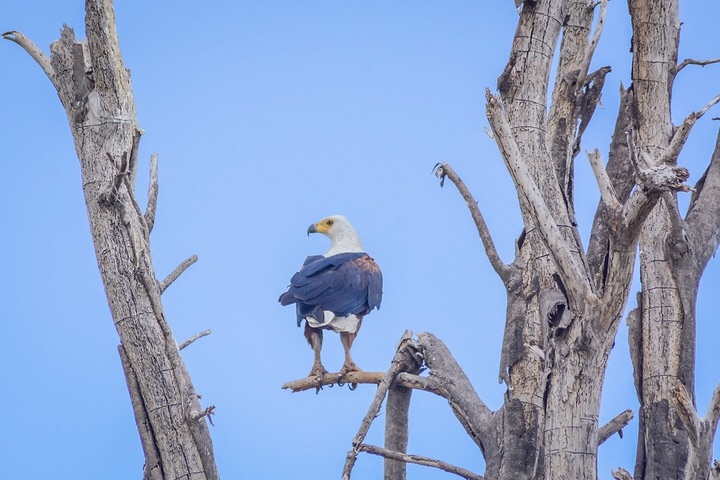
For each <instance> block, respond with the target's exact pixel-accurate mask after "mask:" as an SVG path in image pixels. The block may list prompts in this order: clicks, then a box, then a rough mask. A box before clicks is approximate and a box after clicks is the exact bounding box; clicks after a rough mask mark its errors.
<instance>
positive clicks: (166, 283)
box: [160, 255, 198, 293]
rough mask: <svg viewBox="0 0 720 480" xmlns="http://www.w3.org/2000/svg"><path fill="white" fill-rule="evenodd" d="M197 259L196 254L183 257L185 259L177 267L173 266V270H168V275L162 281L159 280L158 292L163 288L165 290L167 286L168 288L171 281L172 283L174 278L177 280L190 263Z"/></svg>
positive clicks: (161, 291)
mask: <svg viewBox="0 0 720 480" xmlns="http://www.w3.org/2000/svg"><path fill="white" fill-rule="evenodd" d="M197 260H198V257H197V255H193V256H191V257H190V258H187V259H185V261H184V262H182V263H181V264H180V265H178V266H177V268H175V270H173V271H172V272H170V275H168V276H167V277H165V280H163V281H162V282H160V293H163V292H164V291H165V290H167V288H168V287H169V286H170V285H172V283H173V282H174V281H175V280H177V279H178V277H179V276H180V275H182V274H183V272H184V271H185V270H187V269H188V268H189V267H190V265H192V264H193V263H195V262H197Z"/></svg>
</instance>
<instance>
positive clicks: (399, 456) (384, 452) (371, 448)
mask: <svg viewBox="0 0 720 480" xmlns="http://www.w3.org/2000/svg"><path fill="white" fill-rule="evenodd" d="M360 451H361V452H365V453H369V454H372V455H379V456H381V457H385V458H389V459H391V460H399V461H401V462H406V463H415V464H417V465H423V466H425V467H433V468H439V469H440V470H443V471H445V472H448V473H453V474H455V475H458V476H460V477H463V478H465V479H467V480H484V477H483V476H482V475H478V474H476V473H473V472H471V471H470V470H467V469H465V468H462V467H456V466H455V465H451V464H449V463H446V462H443V461H442V460H436V459H434V458H429V457H423V456H421V455H408V454H406V453H400V452H394V451H392V450H388V449H387V448H382V447H377V446H375V445H368V444H366V443H363V444H362V445H360Z"/></svg>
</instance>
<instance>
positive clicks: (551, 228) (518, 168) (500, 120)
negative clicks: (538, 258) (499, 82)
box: [485, 89, 594, 301]
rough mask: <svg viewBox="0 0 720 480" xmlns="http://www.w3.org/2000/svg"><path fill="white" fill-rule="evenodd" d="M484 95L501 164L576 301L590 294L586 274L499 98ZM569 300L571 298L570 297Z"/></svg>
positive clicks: (588, 296) (487, 93) (490, 94)
mask: <svg viewBox="0 0 720 480" xmlns="http://www.w3.org/2000/svg"><path fill="white" fill-rule="evenodd" d="M485 97H486V99H487V106H486V114H487V117H488V120H489V121H490V127H491V128H492V130H493V134H494V135H495V141H496V143H497V145H498V147H499V149H500V152H501V154H502V157H503V160H504V161H505V165H506V166H507V168H508V170H509V171H510V175H511V176H512V178H513V181H514V182H515V187H516V188H517V191H518V193H519V194H520V195H522V196H523V197H525V198H526V199H527V202H528V204H529V206H530V208H531V209H532V212H533V214H534V218H535V223H536V224H537V226H538V228H539V229H540V231H541V232H542V237H543V239H544V241H545V244H546V245H547V248H548V250H550V253H551V254H552V257H553V259H554V260H555V262H556V264H557V265H558V268H559V270H560V272H561V274H562V276H563V277H564V278H563V283H564V284H565V287H566V288H567V289H568V290H570V291H571V292H572V294H573V295H574V297H575V299H576V300H577V299H579V298H590V297H592V296H594V293H593V292H592V290H591V288H590V282H589V279H588V278H587V275H585V272H584V270H583V269H582V268H581V267H580V266H579V265H577V263H576V262H575V260H574V258H575V257H574V255H573V254H572V252H570V248H569V246H568V244H567V242H566V241H565V240H564V239H563V237H562V235H561V233H560V228H559V227H558V225H557V222H555V219H554V218H553V216H552V214H551V213H550V210H549V209H548V207H547V205H546V204H545V201H544V200H543V198H542V195H541V194H540V192H539V191H538V188H537V185H536V184H535V181H534V180H533V178H532V176H531V175H530V172H529V171H528V168H527V165H526V164H525V160H524V159H523V158H522V156H521V155H520V150H519V149H518V146H517V144H516V143H515V140H514V137H513V134H512V131H511V130H510V124H509V122H508V120H507V117H506V116H505V113H504V112H503V109H502V104H501V102H500V99H499V98H498V97H497V96H495V95H493V94H492V93H491V92H490V90H489V89H486V90H485ZM571 301H573V300H572V299H571Z"/></svg>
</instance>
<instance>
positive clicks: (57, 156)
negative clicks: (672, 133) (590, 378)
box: [0, 0, 720, 480]
mask: <svg viewBox="0 0 720 480" xmlns="http://www.w3.org/2000/svg"><path fill="white" fill-rule="evenodd" d="M117 3H118V4H117V5H116V14H117V28H118V32H119V36H120V46H121V50H122V53H123V57H124V60H125V65H126V66H127V68H129V69H130V70H131V71H132V81H133V87H134V91H135V99H136V104H137V112H138V117H139V123H140V126H141V128H143V129H144V130H145V135H144V136H143V139H142V142H141V147H140V168H139V174H138V197H139V198H140V203H141V204H144V202H145V197H146V195H145V191H146V188H147V165H148V159H149V157H150V154H151V153H153V152H158V153H159V154H160V199H159V207H158V214H157V221H156V225H155V230H154V232H153V234H152V247H153V258H154V262H155V269H156V272H157V275H158V276H159V277H160V278H163V277H164V276H165V275H167V273H169V272H170V271H171V270H173V269H174V268H175V266H176V265H177V264H178V263H180V262H181V261H182V260H184V259H185V258H187V257H188V256H190V255H192V254H197V255H198V256H199V262H198V263H197V264H196V265H194V266H193V267H191V269H190V270H188V271H187V272H186V273H185V274H184V275H183V276H182V277H181V278H180V279H179V280H178V281H177V282H176V283H175V284H173V285H172V286H171V287H170V289H169V290H168V291H167V292H166V293H165V294H164V297H163V300H164V306H165V310H166V313H167V317H168V319H169V321H170V323H171V326H172V328H173V330H174V333H175V336H176V338H177V340H178V341H182V340H184V339H186V338H188V337H190V336H192V335H193V334H195V333H197V332H199V331H201V330H205V329H207V328H211V329H212V330H213V334H212V335H211V336H209V337H206V338H204V339H202V340H200V341H198V342H196V343H195V344H193V345H192V346H190V347H188V348H187V349H186V350H184V351H183V357H184V358H185V361H186V362H187V365H188V368H189V371H190V373H191V376H192V378H193V381H194V383H195V386H196V388H197V390H198V392H200V393H201V394H202V395H203V400H202V402H203V404H204V405H209V404H214V405H216V407H217V414H216V415H215V418H214V421H215V426H214V427H211V428H210V430H211V434H212V437H213V440H214V444H215V453H216V456H217V463H218V466H219V469H220V473H221V475H222V477H223V478H225V479H238V478H321V479H325V478H339V476H340V472H341V469H342V465H343V462H344V459H345V453H346V452H347V450H348V449H349V448H350V446H351V444H350V442H351V440H352V437H353V436H354V434H355V432H356V431H357V428H358V426H359V422H360V420H361V419H362V417H363V416H364V414H365V412H366V411H367V407H368V406H369V403H370V401H371V399H372V396H373V394H374V390H375V389H374V388H373V387H371V386H361V387H360V388H358V389H357V390H356V391H354V392H351V391H349V390H348V389H347V388H343V389H340V388H334V389H325V390H324V391H322V392H321V394H320V395H315V394H314V393H313V392H305V393H298V394H291V393H289V392H287V391H283V390H281V389H280V386H281V385H282V384H283V383H284V382H286V381H289V380H293V379H297V378H301V377H303V376H305V375H306V374H307V372H308V371H309V369H310V366H311V364H312V353H311V350H310V348H309V347H308V346H307V344H306V342H305V339H304V338H303V335H302V329H298V328H296V327H295V313H294V309H293V308H283V307H281V306H280V305H279V304H278V303H277V298H278V296H279V294H280V293H282V292H283V291H284V289H285V287H286V286H287V284H288V281H289V278H290V276H291V275H292V273H294V272H295V271H296V269H297V268H298V267H299V266H300V264H301V263H302V261H303V259H304V258H305V257H306V256H307V255H310V254H317V253H322V252H323V251H325V249H326V248H327V245H328V242H327V240H326V239H325V238H323V237H322V236H319V235H318V236H312V237H310V238H308V237H307V236H306V235H305V232H306V229H307V227H308V225H310V224H311V223H313V222H315V221H317V220H319V219H320V218H322V217H324V216H326V215H330V214H336V213H341V214H344V215H345V216H347V217H348V218H349V219H350V220H351V221H352V222H353V223H354V225H355V226H356V227H357V229H358V230H359V232H360V235H361V237H362V239H363V241H364V244H365V247H366V248H367V250H368V251H369V252H370V253H371V255H372V256H373V257H374V258H375V259H376V260H377V261H378V263H379V264H380V266H381V267H382V269H383V272H384V277H385V288H384V293H385V296H384V299H383V304H382V309H381V310H380V311H378V312H373V314H372V315H370V316H369V317H368V318H367V319H366V321H365V322H364V323H363V328H362V331H361V332H360V335H359V337H358V340H357V341H356V343H355V346H354V348H353V353H354V357H355V360H356V362H357V363H358V365H359V366H360V367H361V368H363V369H365V370H374V371H384V370H386V369H387V367H388V365H389V362H390V360H391V358H392V356H393V354H394V351H395V347H396V344H397V342H398V340H399V339H400V337H401V335H402V333H403V332H404V330H405V329H410V330H412V331H414V332H416V333H419V332H422V331H430V332H432V333H434V334H435V335H437V336H438V337H439V338H441V339H442V340H444V341H445V343H446V344H447V345H448V347H449V348H450V350H451V351H452V353H453V354H454V356H455V357H456V359H457V360H458V361H459V363H460V364H461V365H462V366H463V367H464V368H465V371H466V373H467V374H468V376H469V378H470V380H471V381H472V382H473V384H474V385H475V388H476V390H477V391H478V392H479V394H480V395H481V397H482V398H483V399H484V401H485V402H486V403H488V405H489V406H490V407H491V408H493V409H495V408H498V407H499V406H500V405H501V404H502V395H503V393H504V390H505V389H504V385H498V382H497V371H498V359H499V353H500V344H501V337H502V327H503V324H504V314H505V294H504V290H503V287H502V284H501V282H500V281H499V279H498V278H497V277H496V275H495V273H494V272H493V270H492V269H491V267H490V265H489V263H488V262H487V260H486V258H485V254H484V252H483V249H482V246H481V243H480V241H479V239H478V238H477V233H476V230H475V227H474V225H473V223H472V220H471V218H470V215H469V214H468V212H467V209H466V206H465V204H464V202H463V201H462V199H461V198H460V196H459V195H458V193H457V192H456V190H455V188H454V186H453V185H452V184H450V183H449V182H448V184H447V185H446V186H445V188H443V189H441V188H440V187H439V184H438V180H437V179H436V178H435V177H434V176H433V175H432V174H431V171H432V169H433V166H434V165H435V164H436V163H437V162H440V161H446V162H450V163H451V164H452V165H453V166H454V168H455V169H456V170H457V171H458V173H459V174H460V175H461V176H462V177H463V179H464V180H465V181H466V182H467V184H468V185H469V187H470V188H471V189H472V191H473V193H474V194H475V196H476V198H477V200H478V202H479V205H480V208H481V210H482V211H483V213H484V214H485V216H486V219H487V222H488V224H489V227H490V230H491V232H492V234H493V235H494V238H495V240H496V243H497V246H498V248H499V251H500V254H501V256H502V257H503V259H504V260H505V261H511V260H512V256H513V245H514V243H513V242H514V240H515V238H516V237H517V235H518V234H519V233H520V231H521V228H522V225H521V220H520V216H519V212H518V206H517V200H516V196H515V191H514V189H513V188H512V184H511V181H510V177H509V175H508V173H507V172H506V170H505V168H504V166H503V164H502V160H501V158H500V156H499V154H498V152H497V149H496V147H495V144H494V143H493V141H492V140H491V139H490V138H488V137H487V136H486V135H485V133H484V132H483V128H484V127H486V126H487V120H486V119H485V116H484V88H485V87H490V88H491V89H494V88H495V85H496V80H497V77H498V75H499V74H500V72H501V71H502V69H503V67H504V65H505V62H506V61H507V55H508V51H509V48H510V43H511V40H512V36H513V33H514V30H515V24H516V21H517V13H516V11H515V9H514V7H513V4H512V2H511V1H509V0H506V1H494V2H481V1H460V0H457V1H454V2H439V1H435V2H431V1H420V2H418V1H409V0H402V1H400V0H398V1H393V2H380V1H364V2H358V1H351V2H331V1H304V2H297V1H275V0H268V1H262V2H260V1H255V2H249V1H215V2H207V3H204V4H199V3H197V2H187V3H183V2H180V3H178V2H169V1H157V2H140V1H121V2H117ZM708 6H709V2H693V1H687V2H684V3H683V4H682V6H681V20H682V21H683V22H684V27H683V32H682V40H683V43H682V46H681V53H680V57H681V59H682V58H685V57H688V56H691V57H694V58H714V57H718V56H720V50H718V45H719V44H720V34H718V28H717V16H716V15H708V8H707V7H708ZM83 8H84V6H83V2H82V1H80V0H72V1H71V0H55V1H53V2H45V1H39V0H26V1H24V2H10V1H9V0H0V30H2V31H7V30H19V31H21V32H23V33H25V34H26V35H28V36H29V37H30V38H32V39H33V40H34V41H35V42H36V43H37V44H38V45H39V46H40V47H42V48H43V49H44V50H45V51H46V52H49V45H50V43H51V42H52V41H54V40H56V39H57V38H58V36H59V31H60V28H61V27H62V24H63V23H67V24H68V25H70V26H72V27H74V28H75V31H76V34H77V36H78V37H80V38H84V37H85V35H84V20H83V19H84V11H83ZM630 36H631V30H630V24H629V17H628V14H627V5H626V3H625V2H623V1H613V2H610V6H609V11H608V19H607V25H606V28H605V33H604V35H603V38H602V41H601V44H600V47H599V48H598V51H597V54H596V57H595V60H594V63H593V67H592V68H593V69H594V68H597V67H599V66H602V65H611V66H612V68H613V71H612V73H611V74H610V75H609V76H608V78H607V82H606V85H605V92H604V96H603V107H604V108H602V109H599V110H598V111H597V113H596V114H595V119H594V120H593V122H592V124H591V125H590V127H589V129H588V131H587V133H586V135H585V138H584V145H583V148H584V149H588V150H589V149H592V148H595V147H598V148H599V149H600V150H601V151H602V152H603V153H606V152H607V147H608V144H609V140H610V134H611V132H612V125H613V122H614V119H615V116H616V114H617V105H618V95H617V91H618V88H619V86H620V84H621V83H624V84H625V85H629V83H630V74H629V68H630V61H631V56H630V53H629V47H630ZM0 68H1V69H2V70H1V71H2V75H0V105H1V106H2V116H1V117H0V144H1V145H2V149H0V205H3V208H2V209H0V232H2V234H1V235H0V272H1V274H0V324H1V325H2V336H3V340H2V347H0V385H2V389H3V394H2V396H1V397H0V398H1V399H0V408H1V409H2V411H3V412H4V413H3V422H2V423H3V426H2V435H0V461H1V463H2V464H3V473H2V477H3V478H7V479H33V480H34V479H58V478H61V479H65V478H73V479H108V480H111V479H128V478H140V476H141V470H142V465H143V457H142V451H141V448H140V442H139V439H138V434H137V430H136V427H135V423H134V421H133V417H132V411H131V407H130V402H129V399H128V393H127V390H126V387H125V381H124V378H123V374H122V369H121V366H120V361H119V358H118V354H117V350H116V346H117V344H118V337H117V334H116V332H115V330H114V327H113V323H112V321H111V318H110V314H109V311H108V307H107V303H106V299H105V295H104V292H103V288H102V285H101V282H100V277H99V275H98V270H97V263H96V260H95V256H94V252H93V248H92V244H91V238H90V234H89V229H88V224H87V216H86V209H85V204H84V200H83V197H82V190H81V184H80V171H79V162H78V160H77V157H76V155H75V149H74V147H73V143H72V138H71V135H70V132H69V128H68V124H67V120H66V117H65V113H64V111H63V109H62V107H61V105H60V102H59V101H58V99H57V96H56V94H55V91H54V89H53V87H52V86H51V84H50V82H49V81H48V80H47V78H46V77H45V75H44V74H43V72H42V71H41V70H40V68H39V67H38V66H37V65H36V64H35V63H34V62H33V61H32V60H31V59H30V58H29V56H28V55H27V54H25V52H23V51H22V50H21V49H20V48H19V47H18V46H16V45H14V44H12V43H10V42H2V43H0ZM718 91H720V66H709V67H705V68H700V67H689V68H687V69H686V70H685V71H683V72H682V73H681V74H680V76H679V78H678V80H677V82H676V89H675V91H674V97H673V101H674V105H673V114H674V118H675V122H676V123H679V122H680V121H681V119H682V118H683V117H684V116H685V115H687V114H688V113H689V112H690V111H692V110H694V109H695V110H696V109H698V108H700V107H701V106H702V105H704V104H705V103H706V102H707V101H708V100H709V99H710V98H712V97H713V96H714V95H716V94H717V93H718ZM717 108H718V107H716V108H715V109H714V110H712V111H711V112H710V113H709V114H708V115H707V116H706V117H705V118H703V119H702V120H701V121H700V122H699V123H698V125H697V126H696V127H695V131H694V132H693V134H692V135H691V137H690V140H689V141H688V144H687V146H686V148H685V152H684V154H683V155H682V156H681V158H680V163H681V164H682V165H684V166H687V167H688V168H689V169H690V171H691V179H690V181H691V182H692V183H694V182H696V181H697V179H698V178H699V177H700V175H701V174H702V172H703V170H704V169H705V166H706V164H707V162H708V160H709V158H710V154H711V152H712V149H713V146H714V142H715V136H716V134H717V128H718V123H717V122H712V121H711V120H710V117H713V116H720V111H719V110H718V109H717ZM604 157H605V158H606V155H604ZM577 174H578V180H577V199H576V206H577V209H578V219H579V222H580V227H581V230H582V233H583V235H584V236H585V242H586V243H587V240H588V238H587V236H588V235H589V229H590V225H591V221H592V215H593V214H594V211H595V208H596V205H597V201H598V198H599V195H598V193H597V188H596V186H595V182H594V179H593V178H592V175H591V173H590V170H589V168H588V166H587V162H586V159H585V157H584V155H580V156H579V157H578V161H577ZM684 196H685V197H687V195H684ZM683 201H684V202H685V203H684V204H686V203H687V198H685V199H684V200H683ZM719 282H720V268H719V267H718V264H717V260H713V261H712V262H711V263H710V266H709V267H708V269H707V271H706V274H705V278H704V280H703V283H702V286H701V289H700V296H701V298H700V308H699V312H698V350H697V356H698V359H697V360H698V361H697V398H698V407H699V409H700V412H704V411H705V409H706V407H707V403H708V400H709V398H710V395H711V392H712V390H713V389H714V388H715V386H716V385H717V383H718V381H720V373H719V370H718V368H717V365H718V364H720V354H718V350H717V339H718V338H720V327H718V311H719V310H720V303H718V302H719V301H718V298H717V297H718V296H717V291H718V284H719ZM637 288H638V285H637V283H636V284H635V286H634V287H633V291H632V292H631V297H630V298H631V300H630V304H629V305H630V307H633V306H634V305H635V300H634V298H635V296H634V293H635V291H637ZM626 337H627V335H626V326H625V323H624V322H623V324H622V326H621V328H620V332H619V334H618V338H617V342H616V345H615V349H614V350H613V352H612V356H611V360H610V365H609V371H608V376H607V380H606V382H605V393H604V396H603V404H602V412H601V419H600V420H601V423H604V422H605V421H607V420H609V419H610V418H612V417H613V416H614V415H616V414H617V413H619V412H621V411H622V410H624V409H626V408H632V409H636V408H637V406H638V402H637V397H636V394H635V389H634V387H633V384H632V372H631V367H630V361H629V356H628V347H627V340H626ZM323 353H324V360H325V365H326V367H328V369H331V370H337V369H338V368H339V367H340V366H341V365H342V348H341V346H340V341H339V338H338V337H337V335H334V334H328V335H327V336H326V341H325V346H324V352H323ZM383 421H384V419H383V418H382V417H381V418H379V419H378V420H377V421H376V422H375V424H374V425H373V428H372V429H371V432H370V435H369V437H368V441H369V442H370V443H374V444H378V445H381V444H382V436H383ZM410 422H411V424H410V445H409V452H411V453H417V454H421V455H426V456H430V457H435V458H439V459H442V460H445V461H447V462H450V463H454V464H457V465H459V466H462V467H465V468H468V469H470V470H473V471H476V472H482V471H483V470H484V465H483V461H482V457H481V455H480V452H479V450H478V449H477V447H476V446H475V444H474V443H473V442H472V441H471V440H470V439H469V438H468V437H467V436H466V434H465V432H464V430H463V429H462V427H461V426H460V425H459V424H458V422H457V421H456V419H455V418H454V416H453V415H452V413H451V412H450V409H449V407H448V406H447V403H446V402H445V401H444V400H443V399H441V398H438V397H435V396H432V395H431V394H426V393H422V392H416V393H414V394H413V400H412V405H411V418H410ZM624 433H625V436H624V438H623V439H620V438H619V437H618V436H614V437H613V438H611V439H609V440H608V441H607V442H606V443H605V444H603V445H602V446H601V447H600V450H599V451H600V457H599V472H600V477H601V478H603V479H609V478H610V473H609V472H610V469H611V468H617V467H618V466H623V467H625V468H627V469H629V470H631V471H632V468H633V463H634V456H635V449H636V436H637V421H636V420H634V421H633V422H632V423H631V424H630V425H629V426H628V427H627V428H626V429H625V431H624ZM717 444H718V442H717V441H716V445H717ZM715 456H716V457H719V456H720V449H718V447H717V446H716V449H715ZM381 472H382V459H380V458H379V457H373V456H368V455H361V456H360V458H359V460H358V462H357V465H356V468H355V471H354V477H353V478H358V479H372V478H380V477H381V475H382V473H381ZM409 477H410V478H412V479H414V480H422V479H433V480H434V479H445V478H455V477H453V476H450V475H449V474H446V473H443V472H440V471H438V470H432V469H427V468H422V467H416V466H410V468H409Z"/></svg>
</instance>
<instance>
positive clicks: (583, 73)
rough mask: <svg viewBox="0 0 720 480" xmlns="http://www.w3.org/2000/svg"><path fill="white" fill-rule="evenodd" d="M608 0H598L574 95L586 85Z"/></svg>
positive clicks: (603, 24) (603, 22) (603, 23)
mask: <svg viewBox="0 0 720 480" xmlns="http://www.w3.org/2000/svg"><path fill="white" fill-rule="evenodd" d="M607 4H608V0H601V1H600V12H599V13H598V21H597V24H596V25H595V33H594V34H593V38H592V40H590V43H589V44H588V47H587V50H586V52H585V57H584V58H583V63H582V64H581V65H580V73H579V74H578V79H577V83H576V84H575V95H576V96H577V95H579V94H580V90H582V89H583V87H584V86H585V85H586V83H587V82H586V81H585V80H586V78H585V77H587V73H588V70H590V63H591V62H592V58H593V55H594V54H595V48H596V47H597V45H598V43H599V42H600V35H602V31H603V27H604V26H605V13H606V12H607Z"/></svg>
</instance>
